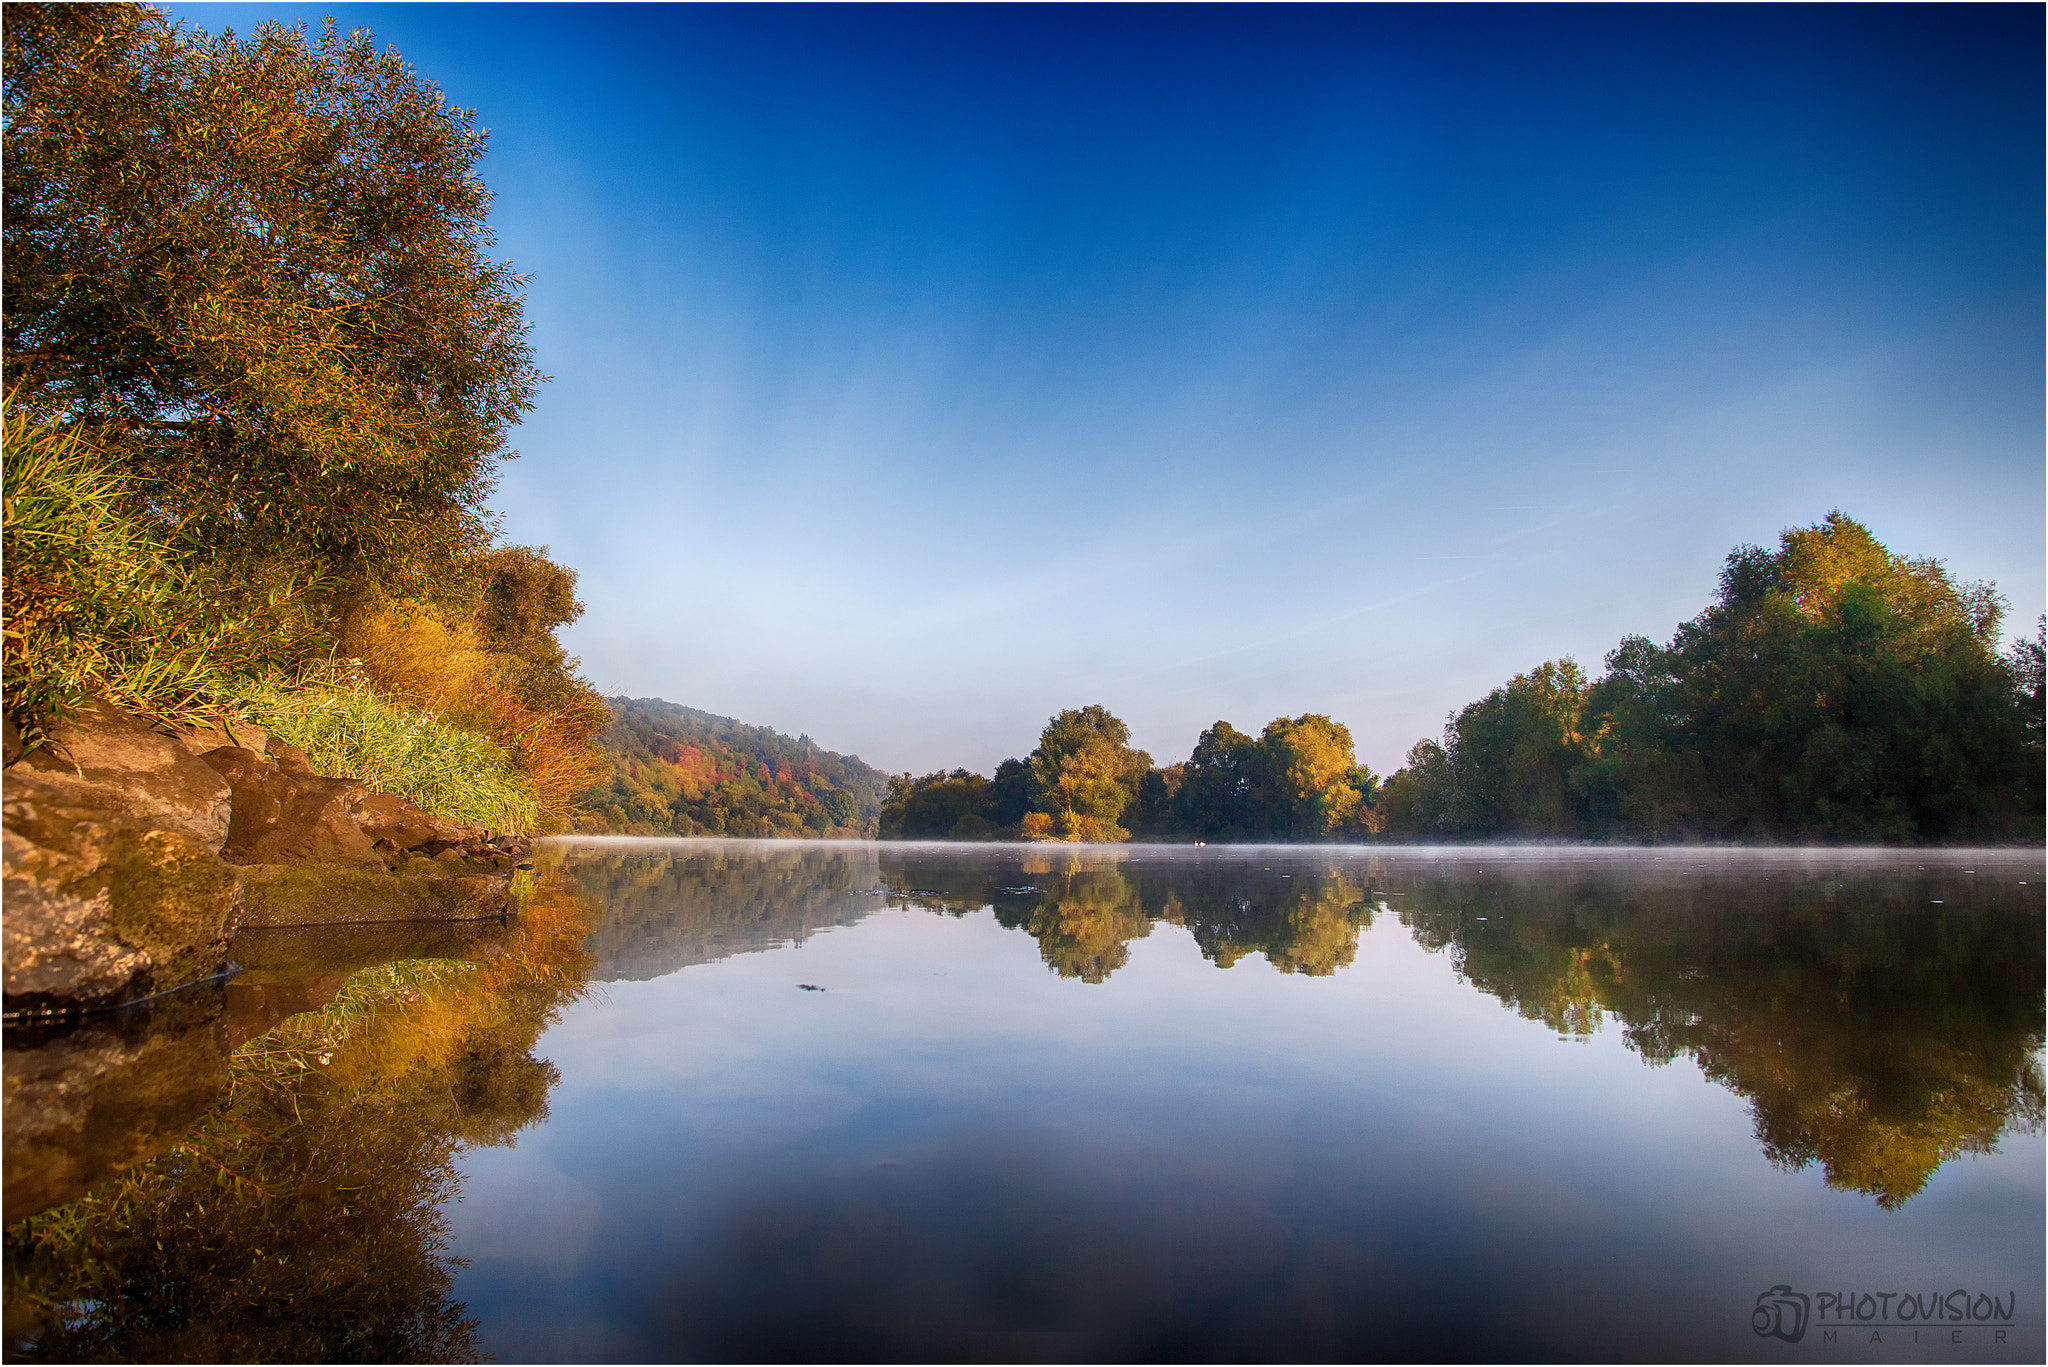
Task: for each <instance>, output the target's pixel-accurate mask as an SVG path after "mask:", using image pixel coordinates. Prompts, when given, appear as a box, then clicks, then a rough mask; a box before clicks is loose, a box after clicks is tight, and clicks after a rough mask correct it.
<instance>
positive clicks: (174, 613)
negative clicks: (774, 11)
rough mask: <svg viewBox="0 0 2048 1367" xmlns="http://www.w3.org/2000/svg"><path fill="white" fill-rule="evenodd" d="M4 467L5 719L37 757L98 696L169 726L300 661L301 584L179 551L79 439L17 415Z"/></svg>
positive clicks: (135, 495)
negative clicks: (67, 718) (71, 715)
mask: <svg viewBox="0 0 2048 1367" xmlns="http://www.w3.org/2000/svg"><path fill="white" fill-rule="evenodd" d="M4 431H5V459H4V463H0V484H4V493H0V499H4V504H0V570H4V576H5V578H4V590H0V599H4V611H0V618H4V626H0V639H4V643H5V655H6V665H5V683H4V692H5V698H6V705H7V712H8V715H9V717H10V718H11V719H12V720H13V721H14V722H15V724H16V726H18V727H19V728H20V729H21V731H22V735H23V738H24V740H26V741H27V742H29V743H30V744H35V743H37V742H39V741H40V740H42V739H43V738H44V737H45V735H46V734H47V731H48V730H49V728H51V727H52V726H54V725H55V724H56V723H57V722H59V721H61V720H62V719H63V717H64V715H65V714H66V713H67V712H69V711H70V710H71V709H73V708H75V707H77V706H78V705H79V704H80V703H81V702H83V701H84V700H85V698H86V697H87V696H88V695H89V694H95V693H96V694H100V695H102V696H104V697H106V698H108V699H110V700H112V701H114V702H117V703H124V704H127V705H128V706H131V707H135V708H138V709H141V710H144V711H148V712H153V713H155V714H157V715H159V716H165V717H171V718H182V717H194V716H198V715H202V714H207V713H218V712H221V711H226V710H232V709H233V707H234V706H235V703H236V700H237V697H238V694H239V692H240V686H241V680H243V679H245V678H247V677H248V676H250V675H251V674H253V673H256V672H258V671H261V670H263V669H265V668H268V667H276V666H278V665H280V664H282V663H284V662H286V661H288V660H290V659H292V658H294V657H295V656H297V655H298V654H300V653H301V652H302V651H303V649H304V648H305V646H306V644H307V642H308V640H309V638H311V637H312V635H313V634H314V627H313V623H312V621H311V617H310V614H309V612H308V611H307V609H306V605H305V603H304V601H303V599H304V595H305V593H306V591H307V590H308V589H310V588H312V587H313V586H312V585H310V584H307V583H304V582H299V583H285V584H281V585H273V586H271V587H270V588H269V589H267V590H264V591H260V592H259V591H252V590H251V589H249V588H248V587H247V586H246V585H244V584H242V583H239V582H236V581H235V580H233V579H231V578H230V577H229V576H227V575H226V574H224V573H222V572H221V571H220V570H218V569H217V568H215V567H213V566H212V565H210V564H209V563H208V562H206V561H205V560H203V559H202V558H201V557H200V556H198V555H196V554H195V553H194V552H193V551H192V550H191V549H190V548H186V547H181V546H180V545H178V543H177V539H176V536H175V532H174V530H173V529H171V528H167V527H165V526H164V524H162V523H161V522H159V521H158V520H156V519H154V518H152V517H150V516H148V514H147V513H146V512H145V511H144V504H143V499H142V497H141V495H140V494H139V492H138V491H137V490H136V489H134V488H133V487H132V486H131V483H130V481H129V479H128V478H127V477H126V476H125V475H124V474H123V473H122V472H121V471H120V469H119V467H118V465H117V463H116V462H115V461H114V460H112V459H110V458H109V457H108V456H107V455H106V454H105V453H103V452H102V451H100V450H99V449H98V447H97V446H95V445H94V444H93V443H92V442H91V441H90V440H89V439H88V438H87V437H86V436H85V435H84V434H83V433H81V432H80V431H79V430H78V429H76V428H69V429H60V428H54V427H50V426H47V425H44V424H42V423H40V422H38V421H36V420H35V419H34V418H32V417H30V416H29V415H28V414H27V413H25V412H24V411H23V409H22V408H21V407H20V406H19V405H17V404H12V403H10V404H8V405H7V411H6V418H5V428H4Z"/></svg>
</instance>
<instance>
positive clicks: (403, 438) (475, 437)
mask: <svg viewBox="0 0 2048 1367" xmlns="http://www.w3.org/2000/svg"><path fill="white" fill-rule="evenodd" d="M5 74H6V82H5V112H6V128H5V156H6V163H7V175H6V181H5V205H6V214H5V246H6V257H7V289H6V293H5V301H4V307H0V316H4V321H5V341H6V358H5V376H6V382H7V387H8V392H9V396H10V401H11V402H15V403H19V404H21V405H22V406H24V407H25V408H26V409H27V410H28V411H29V412H30V413H31V414H33V415H34V416H35V418H36V419H37V420H38V421H40V422H43V423H46V424H49V425H52V426H56V427H60V428H71V427H75V428H78V429H81V430H85V431H88V432H90V433H91V434H92V436H93V438H94V441H95V442H96V444H97V445H98V446H99V447H100V448H101V449H102V450H104V451H106V452H107V453H109V454H110V455H111V456H112V457H113V458H115V459H116V460H117V461H118V462H119V468H120V470H121V472H122V473H123V474H124V475H125V476H127V477H129V478H131V479H132V480H134V481H135V482H136V484H137V486H138V488H139V502H140V505H141V507H142V508H143V509H144V510H146V511H147V512H148V513H149V514H150V515H152V516H154V517H156V518H158V519H160V520H161V521H162V522H163V523H164V524H166V525H167V526H176V527H178V528H180V529H181V530H182V531H183V532H184V533H185V534H186V535H187V536H188V537H190V538H192V539H193V540H194V541H196V542H197V543H198V544H201V545H204V546H207V547H209V548H211V550H212V551H213V552H214V553H215V554H216V555H218V556H220V557H222V558H224V559H226V560H228V561H230V562H232V563H233V564H235V565H236V566H237V567H238V568H239V570H240V572H241V573H243V574H244V575H247V576H260V577H274V576H279V575H287V576H288V575H289V574H291V573H311V574H316V575H318V576H321V577H323V578H326V579H328V580H331V581H332V582H334V583H336V584H337V585H339V586H340V587H341V588H342V589H343V590H344V591H346V590H348V589H350V588H352V587H355V586H360V585H365V584H377V585H382V586H384V587H386V588H389V589H393V590H398V591H405V592H418V591H421V590H423V589H426V588H436V587H439V585H440V584H441V583H442V582H443V581H445V580H446V579H447V578H449V577H450V576H452V575H454V574H455V573H456V571H457V569H458V567H459V566H460V564H461V561H462V559H463V557H464V556H465V555H468V554H472V553H475V552H478V551H481V550H482V549H484V547H485V546H486V545H487V544H488V540H489V530H490V525H489V516H488V512H487V510H486V505H485V499H486V496H487V495H488V493H489V491H490V489H491V483H492V477H493V468H494V465H495V462H496V461H497V460H498V459H500V458H502V457H504V456H505V455H507V454H508V453H507V451H506V448H505V431H506V428H507V427H508V425H509V424H511V423H512V422H514V421H515V420H516V419H517V418H518V416H519V415H520V414H521V413H522V412H524V411H525V410H526V408H527V407H528V406H529V403H530V401H531V398H532V395H533V392H534V389H535V387H536V385H537V384H538V383H539V381H540V378H541V377H540V376H539V375H538V374H537V373H536V371H535V369H534V366H533V358H532V352H531V348H530V347H529V345H528V343H527V340H526V329H525V324H524V321H523V317H522V298H521V288H522V280H521V278H520V277H519V276H518V275H517V274H515V273H514V272H513V270H512V268H511V267H510V266H509V265H508V264H506V263H504V262H502V261H495V260H493V259H491V257H490V255H489V249H490V247H491V245H492V238H491V233H490V229H489V227H488V224H487V215H488V212H489V208H490V202H491V200H490V194H489V192H488V191H487V190H486V189H485V188H484V186H483V183H482V181H481V180H479V179H478V177H477V176H476V174H475V166H476V162H477V159H478V158H479V157H480V156H481V155H482V152H483V147H484V136H483V133H482V132H481V131H480V130H479V129H478V128H477V127H476V126H475V121H474V117H473V115H472V114H471V113H469V112H468V111H464V110H461V109H457V108H454V107H451V106H450V105H448V104H447V103H446V102H445V101H444V100H443V99H442V97H441V95H440V93H439V92H438V91H437V90H436V89H435V88H434V87H433V86H432V85H431V84H430V83H429V82H427V81H425V80H423V79H422V78H421V77H420V76H419V75H418V74H416V73H415V72H413V71H412V70H411V69H410V68H408V67H407V66H406V65H405V64H404V63H403V62H402V61H400V60H399V58H398V56H397V55H396V54H395V53H392V52H388V51H387V52H383V53H380V52H378V51H377V50H376V49H375V48H374V46H373V44H372V42H371V40H370V38H369V36H368V35H367V34H362V33H356V34H351V35H349V36H347V37H341V36H338V35H337V34H336V33H335V32H334V30H333V28H332V27H331V25H330V26H329V28H328V29H326V30H325V31H324V32H322V33H320V34H319V35H318V36H315V37H309V36H308V35H307V34H306V32H305V31H304V30H303V29H283V28H278V27H275V26H271V25H263V26H261V27H259V28H257V29H256V31H255V33H254V34H253V35H252V36H250V37H248V38H246V39H243V38H237V37H235V36H234V35H233V34H231V33H230V34H224V35H222V36H219V37H210V36H207V35H205V34H203V33H199V32H197V31H195V30H192V29H189V28H186V27H183V26H181V25H179V24H174V23H172V22H171V21H169V20H168V19H166V18H165V17H164V16H163V15H161V14H160V13H158V12H157V11H155V10H152V9H148V8H145V7H142V6H138V5H126V4H113V5H29V4H23V5H13V6H9V8H8V14H7V24H6V29H5Z"/></svg>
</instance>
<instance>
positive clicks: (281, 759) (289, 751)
mask: <svg viewBox="0 0 2048 1367" xmlns="http://www.w3.org/2000/svg"><path fill="white" fill-rule="evenodd" d="M264 753H265V754H267V755H268V756H269V757H270V760H271V763H273V764H275V765H276V766H277V767H278V768H280V769H282V770H284V771H285V772H286V773H288V774H310V773H312V772H313V761H312V760H310V759H308V758H306V752H305V751H304V750H301V749H300V748H299V747H298V746H296V745H288V744H286V743H285V742H284V741H281V740H279V739H278V738H277V737H276V736H272V737H271V738H270V743H269V745H267V746H266V747H264Z"/></svg>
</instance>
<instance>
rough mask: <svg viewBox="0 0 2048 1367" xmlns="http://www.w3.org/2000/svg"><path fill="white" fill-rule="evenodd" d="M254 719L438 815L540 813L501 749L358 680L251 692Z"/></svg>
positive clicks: (322, 759) (516, 818)
mask: <svg viewBox="0 0 2048 1367" xmlns="http://www.w3.org/2000/svg"><path fill="white" fill-rule="evenodd" d="M244 710H245V711H246V713H247V715H248V717H249V719H250V720H251V721H253V722H255V723H256V724H257V725H259V726H261V727H263V728H264V729H265V730H267V731H269V732H270V733H271V734H272V735H275V736H277V737H279V738H281V739H283V740H285V741H287V742H289V743H291V744H292V745H296V746H297V747H298V748H299V749H301V750H304V751H305V752H306V756H307V758H308V759H310V760H311V761H312V764H313V768H314V769H315V770H316V771H318V772H319V773H323V774H331V775H333V776H335V777H337V778H359V779H362V780H364V781H366V782H367V783H369V785H370V786H371V787H372V788H374V789H375V790H376V791H378V792H380V793H395V794H397V795H398V796H399V797H402V798H404V799H405V800H406V801H408V802H410V803H412V804H413V805H415V806H417V807H420V808H423V809H424V810H426V811H429V812H432V813H433V814H434V815H436V816H442V817H447V818H449V819H450V820H454V821H474V822H476V823H478V824H480V825H484V826H488V827H490V828H491V829H492V830H494V831H530V830H532V829H533V827H534V824H535V822H536V821H537V820H538V818H539V815H540V807H539V804H538V802H536V801H535V798H534V794H533V790H532V787H531V785H530V784H528V783H526V782H525V781H524V779H523V778H522V777H521V775H520V774H519V772H518V770H517V768H516V766H515V765H514V763H513V759H512V755H511V753H510V752H509V751H508V750H506V749H505V747H504V746H502V745H500V744H498V743H497V742H496V741H494V740H491V739H490V738H488V737H486V736H479V735H477V734H475V733H474V732H471V731H464V730H461V729H460V728H458V727H454V726H450V725H448V723H446V722H444V721H441V720H439V719H437V718H435V717H432V716H429V715H427V714H425V713H421V712H414V711H411V710H409V709H407V708H404V707H400V706H398V705H397V704H395V703H392V702H388V701H386V700H385V699H383V698H381V697H379V696H377V694H375V693H373V692H371V691H370V688H369V686H368V685H367V684H364V683H362V682H360V681H347V680H343V681H340V682H333V683H316V684H310V685H304V686H299V687H293V688H287V687H283V686H270V687H265V688H262V689H255V690H251V692H250V695H249V697H248V698H247V700H246V702H245V703H244Z"/></svg>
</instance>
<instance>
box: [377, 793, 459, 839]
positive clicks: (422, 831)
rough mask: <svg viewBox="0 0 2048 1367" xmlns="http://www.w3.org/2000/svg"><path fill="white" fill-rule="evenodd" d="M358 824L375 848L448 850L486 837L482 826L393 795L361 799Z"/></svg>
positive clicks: (378, 795) (378, 794) (380, 794)
mask: <svg viewBox="0 0 2048 1367" xmlns="http://www.w3.org/2000/svg"><path fill="white" fill-rule="evenodd" d="M355 822H356V827H357V829H358V830H360V831H362V833H363V835H364V837H365V838H366V839H368V840H369V841H370V843H371V844H372V845H379V844H389V845H390V846H391V848H392V849H393V850H418V849H424V848H426V847H428V846H438V847H443V848H447V847H453V846H458V845H463V844H468V843H472V842H474V841H477V840H479V839H481V838H482V836H483V828H482V827H480V826H472V825H469V824H468V823H466V822H461V821H450V820H448V819H447V818H446V817H439V816H434V815H432V814H430V813H427V812H423V811H421V810H420V809H419V808H418V807H415V806H413V805H412V804H411V803H410V802H407V801H406V800H405V799H404V798H402V797H398V796H396V795H394V794H391V793H371V794H369V795H367V796H365V797H362V798H359V799H358V800H357V802H356V806H355Z"/></svg>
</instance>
